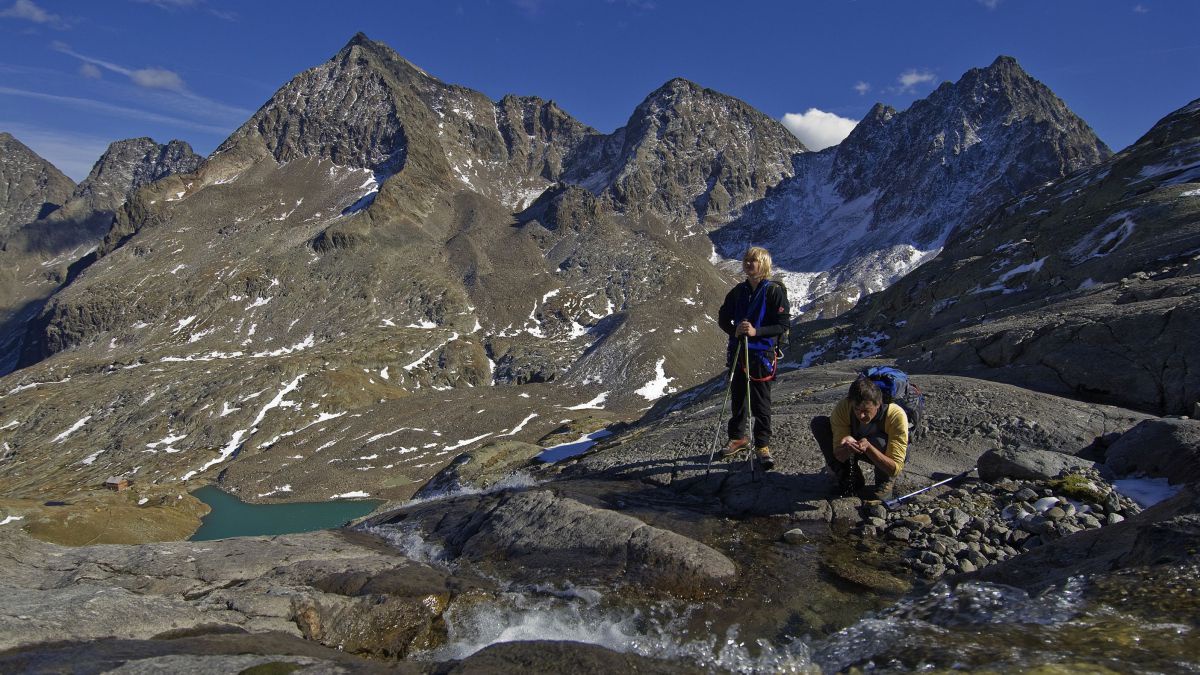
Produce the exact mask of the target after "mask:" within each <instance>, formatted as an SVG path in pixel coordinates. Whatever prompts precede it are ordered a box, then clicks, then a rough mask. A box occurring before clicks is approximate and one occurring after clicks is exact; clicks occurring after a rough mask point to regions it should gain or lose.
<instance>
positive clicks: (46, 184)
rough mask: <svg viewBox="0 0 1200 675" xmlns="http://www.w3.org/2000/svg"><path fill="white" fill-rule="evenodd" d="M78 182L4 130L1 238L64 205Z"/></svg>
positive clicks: (0, 181) (0, 161)
mask: <svg viewBox="0 0 1200 675" xmlns="http://www.w3.org/2000/svg"><path fill="white" fill-rule="evenodd" d="M74 188H75V183H74V181H72V180H71V179H70V178H67V177H66V176H65V175H63V172H61V171H59V170H58V169H57V168H56V167H55V166H54V165H53V164H51V163H50V162H47V161H46V160H45V159H42V158H41V157H40V156H39V155H38V154H37V153H36V152H34V151H33V150H30V149H29V147H27V146H26V145H25V144H24V143H22V142H21V141H18V140H17V139H16V138H14V137H13V136H12V134H9V133H7V132H0V238H2V237H4V236H6V235H7V234H8V233H9V232H11V231H12V229H13V228H16V227H19V226H21V225H23V224H25V223H28V222H32V221H34V220H37V219H38V218H42V217H45V216H46V215H48V214H50V213H51V212H52V211H54V210H56V209H58V208H59V207H60V206H62V205H63V204H64V203H65V202H66V200H67V198H69V197H70V196H71V191H72V190H73V189H74Z"/></svg>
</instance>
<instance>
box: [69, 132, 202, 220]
mask: <svg viewBox="0 0 1200 675" xmlns="http://www.w3.org/2000/svg"><path fill="white" fill-rule="evenodd" d="M203 162H204V158H203V157H201V156H200V155H197V154H196V153H195V152H193V151H192V146H191V145H188V144H187V143H186V142H184V141H180V140H172V141H170V142H169V143H167V144H165V145H163V144H159V143H157V142H155V141H154V139H152V138H147V137H142V138H131V139H127V140H122V141H116V142H114V143H112V144H111V145H109V146H108V149H107V150H105V151H104V154H103V155H101V156H100V159H99V160H98V161H97V162H96V164H95V165H94V166H93V167H92V171H91V173H89V174H88V177H87V178H85V179H84V181H83V182H82V183H80V184H79V186H78V187H77V188H76V189H75V194H74V195H73V197H74V198H75V199H82V200H85V201H86V202H87V204H88V206H89V208H92V209H95V210H100V211H115V210H116V209H117V208H119V207H120V206H121V204H122V203H124V201H125V199H126V198H127V197H128V196H129V195H130V194H132V193H133V191H134V190H136V189H138V188H139V187H141V186H143V185H146V184H148V183H153V182H154V181H156V180H159V179H161V178H164V177H166V176H170V175H172V174H177V173H191V172H193V171H195V170H196V169H197V168H199V167H200V164H202V163H203Z"/></svg>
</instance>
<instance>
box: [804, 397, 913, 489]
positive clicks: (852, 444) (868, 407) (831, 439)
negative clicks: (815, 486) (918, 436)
mask: <svg viewBox="0 0 1200 675" xmlns="http://www.w3.org/2000/svg"><path fill="white" fill-rule="evenodd" d="M812 433H813V437H815V438H816V439H817V445H819V446H820V447H821V454H823V455H824V456H825V463H826V464H827V465H828V466H829V468H830V469H831V470H832V471H833V475H834V480H835V485H834V489H835V491H836V493H837V495H838V496H850V495H853V494H857V495H858V496H859V497H861V498H863V499H888V498H890V497H891V496H892V488H893V487H894V485H895V481H896V476H898V475H899V474H900V471H901V470H902V469H904V457H905V455H906V454H907V453H908V416H907V415H906V414H905V412H904V409H903V408H901V407H900V406H899V405H898V404H896V403H887V404H885V403H884V402H883V392H882V391H881V390H880V389H879V386H878V385H877V384H875V383H874V382H872V381H871V380H870V379H868V378H867V377H866V376H859V378H858V379H856V380H854V382H852V383H851V384H850V392H849V394H848V395H847V396H846V398H844V399H842V401H841V402H840V403H838V404H837V406H835V407H834V409H833V415H832V416H831V417H825V416H824V415H822V416H819V417H814V418H813V420H812ZM859 462H867V463H868V464H870V465H871V466H872V467H874V470H875V471H874V478H875V482H874V484H873V485H870V486H868V485H866V480H865V478H864V476H863V472H862V469H860V468H859Z"/></svg>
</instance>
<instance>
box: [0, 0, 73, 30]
mask: <svg viewBox="0 0 1200 675" xmlns="http://www.w3.org/2000/svg"><path fill="white" fill-rule="evenodd" d="M0 17H3V18H5V19H25V20H26V21H32V22H34V23H48V24H56V23H58V22H59V21H60V19H59V17H58V15H57V14H51V13H49V12H47V11H46V10H44V9H42V8H41V7H38V6H37V5H36V4H35V3H34V2H33V0H17V1H16V2H14V3H13V5H12V7H9V8H8V9H6V10H4V11H3V12H0Z"/></svg>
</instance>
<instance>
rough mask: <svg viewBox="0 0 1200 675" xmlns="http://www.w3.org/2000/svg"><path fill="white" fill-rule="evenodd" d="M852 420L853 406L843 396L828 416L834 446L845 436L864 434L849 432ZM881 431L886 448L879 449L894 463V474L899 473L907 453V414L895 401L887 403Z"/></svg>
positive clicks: (855, 436)
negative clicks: (885, 441)
mask: <svg viewBox="0 0 1200 675" xmlns="http://www.w3.org/2000/svg"><path fill="white" fill-rule="evenodd" d="M854 421H855V420H854V407H853V406H852V405H851V404H850V399H848V398H844V399H842V401H841V403H838V404H837V407H835V408H834V409H833V415H831V416H830V418H829V424H830V426H832V427H833V444H834V445H835V446H836V445H837V444H838V441H840V440H842V439H843V438H845V437H847V436H854V438H862V437H863V436H864V435H863V434H860V435H855V434H854V433H852V432H851V427H852V426H855V425H853V423H854ZM883 433H884V435H886V436H887V448H881V450H883V454H885V455H887V456H888V457H890V458H891V459H892V461H893V462H895V463H896V474H899V473H900V472H901V471H903V470H904V458H905V456H906V455H907V454H908V415H906V414H905V413H904V408H901V407H900V406H898V405H896V404H895V403H889V404H887V411H886V412H885V413H884V419H883Z"/></svg>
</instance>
